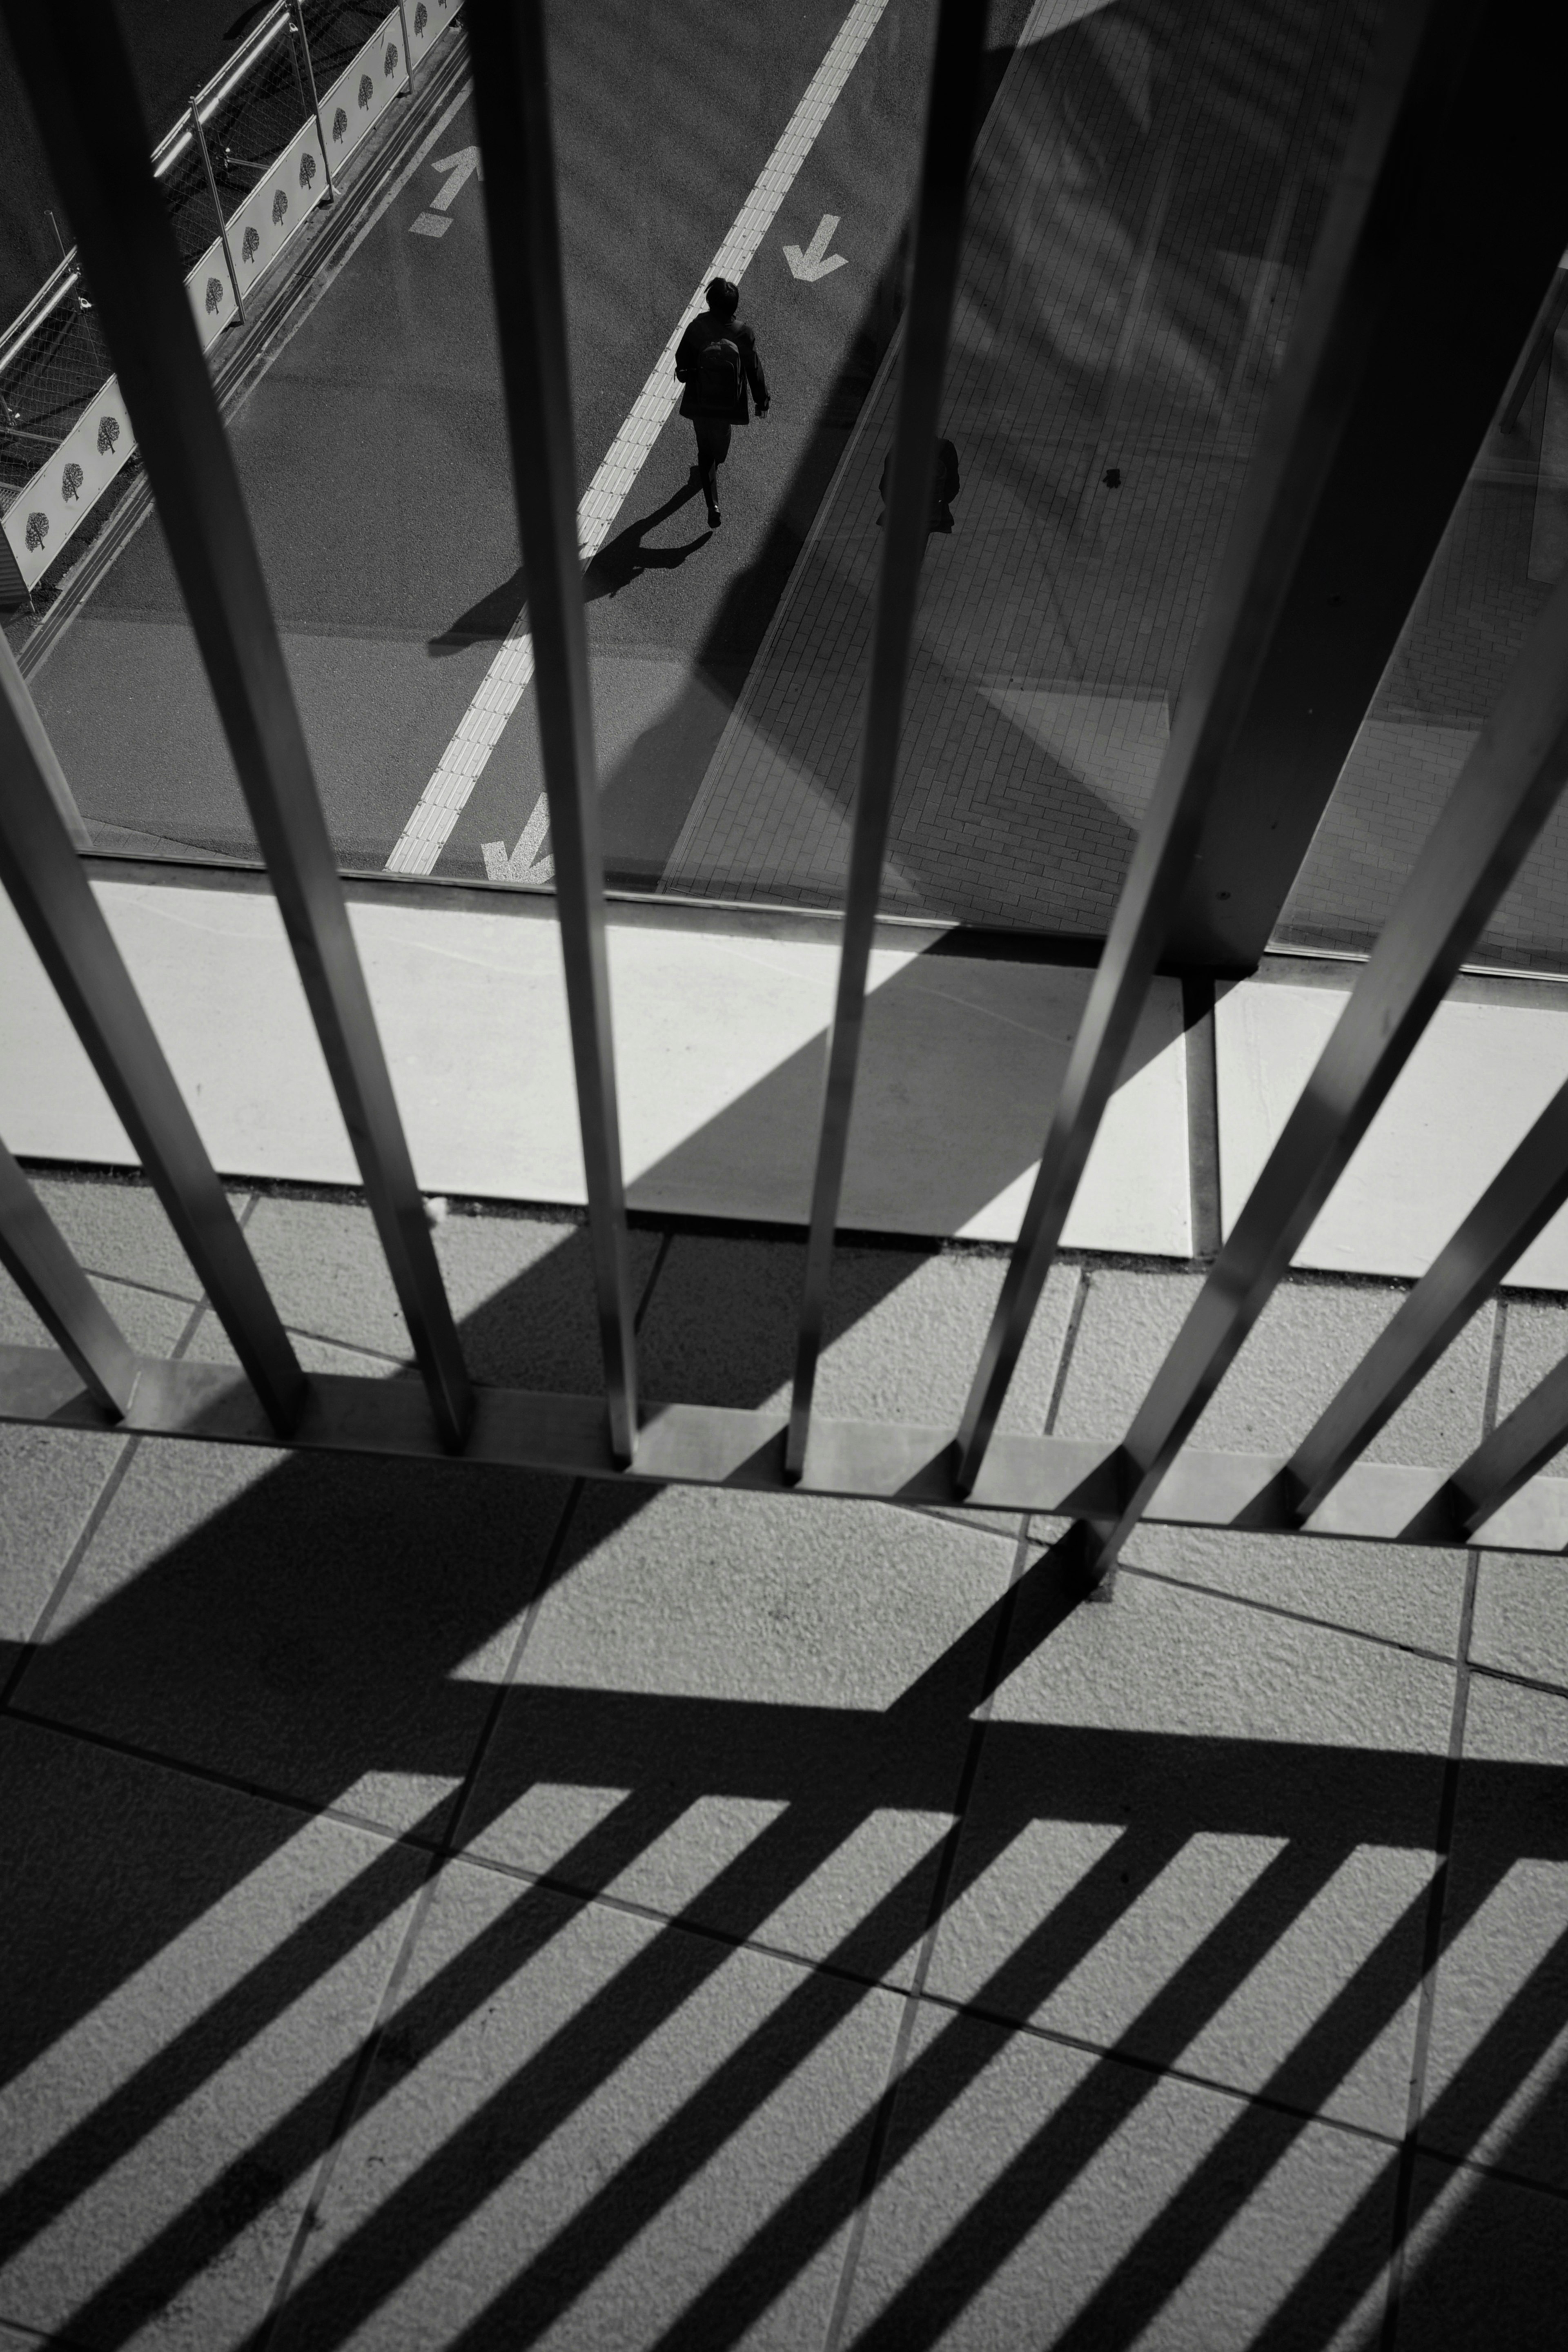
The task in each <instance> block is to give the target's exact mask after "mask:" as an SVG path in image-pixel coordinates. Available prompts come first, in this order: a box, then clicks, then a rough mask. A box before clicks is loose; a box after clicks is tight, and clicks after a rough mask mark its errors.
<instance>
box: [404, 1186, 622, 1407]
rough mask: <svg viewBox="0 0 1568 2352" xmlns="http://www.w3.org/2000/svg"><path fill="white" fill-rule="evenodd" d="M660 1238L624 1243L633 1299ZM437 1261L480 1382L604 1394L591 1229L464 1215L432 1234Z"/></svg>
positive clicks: (546, 1221) (456, 1215)
mask: <svg viewBox="0 0 1568 2352" xmlns="http://www.w3.org/2000/svg"><path fill="white" fill-rule="evenodd" d="M662 1238H663V1237H662V1235H661V1234H658V1233H652V1232H637V1233H634V1234H629V1235H628V1237H627V1244H626V1246H627V1253H628V1256H629V1259H630V1264H631V1280H632V1294H633V1297H636V1298H637V1299H639V1300H640V1298H641V1297H642V1294H643V1291H644V1289H645V1288H646V1286H647V1279H648V1276H650V1275H651V1274H652V1272H653V1269H654V1264H655V1261H656V1259H657V1258H658V1252H659V1246H660V1243H661V1241H662ZM436 1255H437V1258H438V1259H439V1261H440V1265H441V1272H442V1275H443V1276H444V1277H445V1280H446V1284H447V1297H449V1298H450V1299H451V1302H452V1312H453V1313H454V1315H456V1317H457V1318H458V1328H459V1329H460V1331H461V1333H462V1338H463V1353H464V1356H465V1357H466V1358H467V1360H468V1369H469V1370H470V1371H471V1372H472V1373H473V1376H474V1378H475V1379H476V1380H477V1381H493V1382H495V1383H496V1384H497V1385H498V1386H500V1387H506V1388H528V1389H552V1390H557V1391H565V1392H566V1393H567V1394H569V1395H581V1396H597V1395H598V1394H599V1393H600V1392H601V1391H602V1390H603V1388H604V1385H605V1361H604V1356H603V1354H602V1352H601V1350H600V1347H599V1320H598V1313H597V1309H596V1307H595V1303H594V1275H593V1262H592V1258H591V1255H590V1250H589V1240H588V1229H587V1227H586V1226H585V1225H581V1224H565V1223H556V1222H554V1221H552V1220H549V1219H545V1218H533V1217H511V1216H483V1215H465V1214H463V1213H458V1212H454V1213H453V1214H452V1215H450V1216H448V1217H447V1218H446V1219H445V1220H444V1221H443V1222H442V1223H440V1224H439V1225H437V1228H436Z"/></svg>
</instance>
